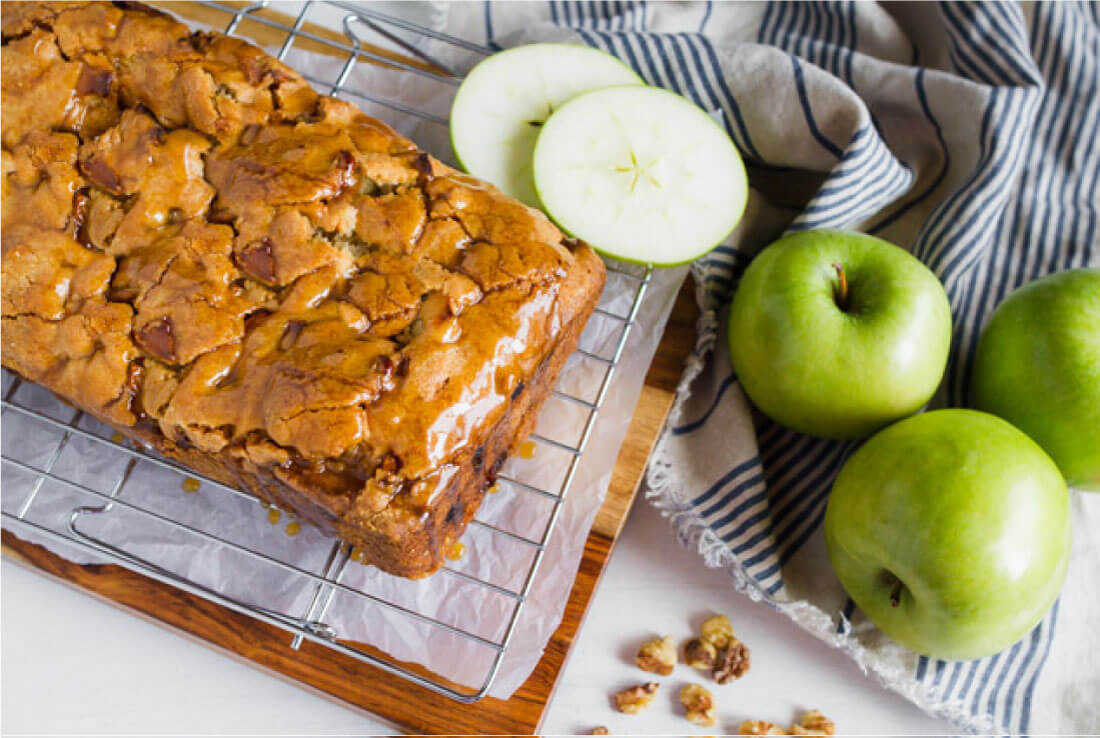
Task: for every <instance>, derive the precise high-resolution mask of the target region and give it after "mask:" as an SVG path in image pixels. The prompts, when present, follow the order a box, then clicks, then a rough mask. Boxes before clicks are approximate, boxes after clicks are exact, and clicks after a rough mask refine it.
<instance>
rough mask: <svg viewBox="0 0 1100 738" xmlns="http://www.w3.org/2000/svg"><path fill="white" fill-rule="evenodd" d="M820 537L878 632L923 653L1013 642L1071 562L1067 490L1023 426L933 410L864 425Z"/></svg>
mask: <svg viewBox="0 0 1100 738" xmlns="http://www.w3.org/2000/svg"><path fill="white" fill-rule="evenodd" d="M825 542H826V546H827V548H828V552H829V558H830V560H831V561H832V564H833V569H834V570H835V571H836V574H837V577H838V578H839V579H840V582H841V584H842V585H844V589H845V590H847V592H848V594H849V595H850V596H851V598H852V600H853V601H854V602H855V603H856V605H858V606H859V608H860V609H861V610H863V612H864V613H865V614H866V615H867V617H869V618H870V619H871V621H872V622H873V623H874V624H875V625H877V626H878V627H879V628H880V629H881V630H882V631H883V632H884V633H886V635H888V636H890V637H891V638H893V639H894V640H895V641H897V642H898V643H900V644H901V645H903V646H905V647H907V648H909V649H912V650H913V651H916V652H917V653H921V654H924V655H927V656H934V657H938V658H943V659H974V658H980V657H983V656H988V655H989V654H992V653H996V652H997V651H1000V650H1002V649H1004V648H1006V647H1007V646H1010V645H1012V644H1013V643H1015V642H1016V641H1018V640H1019V639H1020V638H1022V637H1023V636H1024V635H1025V634H1027V633H1028V631H1030V630H1031V629H1032V628H1033V627H1034V626H1035V624H1036V623H1038V622H1039V620H1040V619H1042V617H1043V614H1044V613H1046V611H1047V610H1048V609H1049V608H1050V606H1051V605H1052V604H1053V602H1054V600H1055V598H1056V597H1057V596H1058V592H1059V590H1060V589H1061V587H1062V581H1063V579H1064V578H1065V574H1066V566H1067V564H1068V562H1069V547H1070V516H1069V493H1068V491H1067V489H1066V484H1065V481H1064V480H1063V479H1062V475H1061V474H1060V473H1059V472H1058V467H1057V466H1055V464H1054V462H1053V461H1052V460H1051V459H1050V457H1049V456H1047V454H1046V453H1045V452H1044V451H1043V450H1042V449H1041V448H1039V446H1038V445H1037V444H1036V443H1035V442H1034V441H1032V440H1031V439H1030V438H1028V437H1027V436H1026V435H1024V434H1023V433H1022V432H1021V431H1020V430H1018V429H1017V428H1015V427H1014V426H1012V425H1010V424H1009V423H1007V422H1005V421H1004V420H1001V419H1000V418H997V417H995V416H993V415H989V414H986V413H982V412H978V411H976V410H962V409H952V410H937V411H933V412H928V413H922V414H920V415H917V416H914V417H912V418H908V419H906V420H903V421H901V422H900V423H897V424H895V425H892V426H890V427H889V428H887V429H886V430H884V431H882V432H881V433H879V434H877V435H875V436H874V437H872V438H871V439H870V440H869V441H867V443H865V444H864V445H863V446H862V447H861V448H860V449H859V450H858V451H857V452H856V453H855V454H853V455H852V457H851V458H850V459H849V460H848V461H847V463H846V464H845V465H844V468H843V469H841V471H840V474H839V476H838V477H837V479H836V482H835V483H834V485H833V489H832V493H831V495H830V498H829V503H828V507H827V509H826V513H825Z"/></svg>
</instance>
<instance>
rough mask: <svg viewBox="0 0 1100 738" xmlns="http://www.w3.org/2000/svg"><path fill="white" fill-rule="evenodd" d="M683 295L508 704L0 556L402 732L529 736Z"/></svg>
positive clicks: (157, 588)
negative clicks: (469, 698) (442, 690)
mask: <svg viewBox="0 0 1100 738" xmlns="http://www.w3.org/2000/svg"><path fill="white" fill-rule="evenodd" d="M689 288H690V280H689V282H688V283H687V284H686V285H685V287H684V289H682V290H681V292H680V295H679V297H678V299H677V302H676V306H675V308H674V309H673V312H672V316H671V318H670V319H669V322H668V326H667V327H666V329H665V334H664V338H663V339H662V341H661V344H660V347H659V348H658V350H657V355H656V357H655V359H654V361H653V364H652V366H651V367H650V369H649V372H648V374H647V375H646V381H645V385H644V387H643V388H642V392H641V396H640V397H639V399H638V405H637V407H636V408H635V410H634V416H633V420H632V421H631V424H630V427H629V429H628V431H627V434H626V439H625V440H624V441H623V446H622V449H621V450H620V452H619V457H618V460H617V461H616V464H615V467H614V470H613V473H612V477H611V484H610V487H609V488H608V491H607V498H606V500H605V501H604V504H603V507H602V508H600V511H599V513H598V514H597V516H596V519H595V523H594V524H593V526H592V530H591V532H590V533H589V535H588V540H587V542H586V543H585V548H584V556H583V558H582V559H581V563H580V568H579V570H578V571H577V577H576V580H575V581H574V582H573V588H572V591H571V592H570V594H569V601H568V603H567V605H566V608H565V615H564V617H563V618H562V622H561V625H559V626H558V629H557V630H556V631H555V632H554V634H553V635H552V636H551V638H550V641H549V642H548V643H547V646H546V650H545V651H544V653H543V656H542V659H541V660H540V661H539V663H538V665H537V666H536V667H535V670H534V671H533V672H532V673H531V676H530V677H529V678H528V679H527V681H526V682H525V683H524V684H523V685H522V686H521V687H520V688H519V690H518V691H517V692H516V693H515V694H514V695H513V696H512V697H511V698H510V699H507V700H500V699H495V698H492V697H486V698H485V699H483V700H481V701H480V702H477V703H474V704H470V705H464V704H460V703H457V702H454V701H452V700H450V699H448V698H446V697H443V696H441V695H438V694H436V693H434V692H431V691H429V690H427V689H424V688H422V687H417V686H416V685H414V684H412V683H411V682H408V681H406V680H404V679H400V678H397V677H394V676H391V675H389V674H387V673H385V672H383V671H381V670H380V669H377V668H375V667H372V666H370V665H368V664H364V663H362V662H360V661H358V660H356V659H353V658H351V657H348V656H344V655H342V654H339V653H337V652H335V651H332V650H331V649H329V648H326V647H325V646H322V645H318V644H315V643H311V642H309V641H307V642H305V643H304V644H303V645H302V647H301V649H300V650H298V651H294V650H292V649H291V648H290V640H291V638H290V635H289V634H288V633H287V632H286V631H284V630H281V629H279V628H276V627H274V626H271V625H268V624H266V623H263V622H260V621H258V620H255V619H253V618H250V617H248V616H246V615H241V614H239V613H236V612H234V611H232V610H229V609H226V608H224V607H221V606H219V605H216V604H214V603H212V602H209V601H207V600H204V599H202V598H200V597H197V596H194V595H191V594H188V593H186V592H183V591H181V590H178V589H176V588H174V587H171V586H169V585H166V584H161V583H160V582H157V581H154V580H152V579H149V578H147V577H144V576H142V575H140V574H136V573H134V572H132V571H129V570H128V569H123V568H122V567H119V566H114V565H90V566H80V565H78V564H74V563H73V562H71V561H68V560H66V559H63V558H61V557H59V556H57V555H55V554H53V553H51V552H49V551H47V550H46V549H44V548H42V547H41V546H37V545H34V544H31V543H27V542H26V541H23V540H21V539H19V538H18V537H16V536H15V535H13V534H12V533H11V532H10V531H7V530H5V531H3V545H2V549H3V552H4V554H5V555H7V556H9V557H11V558H12V559H14V560H16V561H19V562H21V563H23V564H26V565H28V566H31V567H34V568H36V569H38V570H39V571H41V572H43V573H45V574H47V575H49V576H51V577H53V578H55V579H57V580H58V581H60V582H62V583H64V584H68V585H71V586H74V587H78V588H80V589H82V590H83V591H85V592H87V593H89V594H91V595H93V596H95V597H98V598H100V599H103V600H106V601H108V602H110V603H111V604H114V605H116V606H118V607H121V608H123V609H125V610H127V611H129V612H131V613H133V614H135V615H138V616H140V617H142V618H145V619H146V620H150V621H152V622H155V623H157V624H159V625H163V626H165V627H168V628H171V629H172V630H174V631H176V632H177V633H180V634H181V635H184V636H187V637H189V638H191V639H193V640H195V641H196V642H198V643H202V644H203V645H206V646H209V647H211V648H214V649H217V650H219V651H221V652H223V653H225V654H227V655H229V656H231V657H233V658H237V659H241V660H244V661H246V662H247V663H250V664H251V665H253V666H256V667H258V668H260V669H263V670H264V671H267V672H269V673H271V674H274V675H276V676H279V677H282V678H284V679H288V680H291V681H293V682H296V683H297V684H299V685H300V686H302V687H304V688H307V689H310V690H312V691H315V692H317V693H319V694H322V695H324V696H326V697H329V698H332V699H334V700H337V701H339V702H341V703H343V704H345V705H347V706H349V707H351V708H353V709H360V710H364V711H367V712H369V713H372V714H374V715H375V716H378V717H381V718H383V719H384V720H387V721H390V722H392V723H394V724H395V725H398V726H400V727H401V728H403V729H405V730H408V731H409V732H412V733H427V734H452V735H453V734H486V733H488V734H496V735H517V734H521V735H525V734H531V733H535V732H536V731H537V730H538V726H539V724H540V723H541V721H542V717H543V714H544V712H545V710H546V706H547V703H548V702H549V700H550V697H551V695H552V694H553V692H554V687H555V686H556V684H557V681H558V678H559V676H560V675H561V671H562V668H563V667H564V665H565V661H566V659H567V657H568V655H569V650H570V648H571V646H572V645H573V642H574V640H575V638H576V636H577V632H578V630H579V629H580V627H581V623H582V622H583V620H584V616H585V612H586V611H587V609H588V605H589V603H590V602H591V600H592V596H593V594H594V593H595V590H596V585H597V584H598V583H599V580H600V575H601V574H602V573H603V570H604V568H605V567H606V565H607V562H608V558H609V556H610V555H611V551H612V549H613V548H614V546H615V542H616V540H617V539H618V537H619V533H620V531H621V530H622V527H623V523H624V522H625V521H626V517H627V514H628V513H629V511H630V506H631V504H632V503H633V501H634V496H635V492H636V491H637V489H638V485H639V482H640V481H641V478H642V473H643V472H644V470H645V465H646V461H647V459H648V458H649V454H650V451H651V450H652V448H653V443H654V441H655V440H656V438H657V435H658V433H659V432H660V430H661V428H662V426H663V425H664V422H665V417H666V416H667V415H668V411H669V408H670V407H671V404H672V399H673V393H674V392H675V388H676V383H677V382H678V381H679V377H680V371H681V368H682V366H683V360H684V358H685V357H686V356H687V354H688V353H689V351H690V350H691V345H692V342H693V340H694V335H695V329H694V326H695V317H696V314H697V313H696V309H695V304H694V300H693V299H692V297H691V290H690V289H689ZM105 727H106V728H108V729H109V727H110V726H105Z"/></svg>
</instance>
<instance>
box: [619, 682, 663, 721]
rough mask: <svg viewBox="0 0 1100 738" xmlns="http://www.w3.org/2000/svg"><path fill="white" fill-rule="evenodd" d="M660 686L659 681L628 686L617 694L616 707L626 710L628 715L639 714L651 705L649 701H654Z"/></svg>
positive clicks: (622, 710)
mask: <svg viewBox="0 0 1100 738" xmlns="http://www.w3.org/2000/svg"><path fill="white" fill-rule="evenodd" d="M660 687H661V685H659V684H657V682H646V683H645V684H639V685H637V686H634V687H628V688H626V689H624V690H623V691H621V692H617V693H616V694H615V707H616V708H618V710H619V712H625V713H626V714H627V715H637V714H638V713H639V712H641V711H642V710H644V709H646V708H647V707H649V703H650V702H653V698H654V697H656V696H657V690H658V689H660Z"/></svg>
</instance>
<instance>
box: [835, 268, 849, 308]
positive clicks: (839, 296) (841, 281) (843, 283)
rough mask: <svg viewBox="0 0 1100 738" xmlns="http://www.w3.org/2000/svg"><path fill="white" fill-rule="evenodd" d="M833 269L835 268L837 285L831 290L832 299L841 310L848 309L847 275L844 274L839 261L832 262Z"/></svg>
mask: <svg viewBox="0 0 1100 738" xmlns="http://www.w3.org/2000/svg"><path fill="white" fill-rule="evenodd" d="M833 269H836V277H837V280H838V281H837V286H836V289H835V290H833V299H835V300H836V304H837V305H838V306H839V307H840V309H841V310H847V309H848V277H847V275H845V274H844V267H843V266H841V264H840V262H837V263H835V264H833Z"/></svg>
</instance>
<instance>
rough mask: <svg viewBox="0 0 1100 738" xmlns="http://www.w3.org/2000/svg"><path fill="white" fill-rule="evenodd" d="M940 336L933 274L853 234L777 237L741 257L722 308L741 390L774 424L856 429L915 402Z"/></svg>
mask: <svg viewBox="0 0 1100 738" xmlns="http://www.w3.org/2000/svg"><path fill="white" fill-rule="evenodd" d="M838 264H839V265H840V266H841V267H842V269H843V271H844V274H845V278H846V280H847V287H848V302H847V305H846V307H841V305H840V304H838V297H837V291H838V288H839V277H838V273H837V269H836V266H835V265H838ZM950 342H951V306H950V304H949V303H948V301H947V294H946V293H945V292H944V289H943V285H941V284H940V282H939V280H938V279H936V276H935V275H934V274H933V273H932V272H931V271H929V270H928V268H927V267H926V266H924V265H923V264H921V263H920V261H918V260H917V259H916V258H915V257H913V256H912V255H911V254H909V253H908V252H907V251H905V250H904V249H901V248H898V247H897V246H894V245H893V244H891V243H888V242H886V241H883V240H881V239H878V238H874V237H873V236H868V235H865V234H862V233H850V232H847V231H829V230H820V231H803V232H800V233H795V234H791V235H788V236H784V237H783V238H781V239H779V240H778V241H776V242H775V243H773V244H771V245H770V246H768V247H767V248H765V249H764V250H763V251H761V252H760V253H759V254H758V255H757V256H756V258H755V259H754V260H753V262H752V263H751V264H750V265H749V268H748V269H747V270H746V271H745V275H744V277H743V278H742V279H741V284H740V285H739V287H738V289H737V293H736V294H735V295H734V298H733V304H732V306H731V307H730V321H729V349H730V357H731V359H732V361H733V368H734V371H735V372H736V373H737V377H738V379H739V381H740V382H741V386H742V387H743V388H744V390H745V392H746V394H748V396H749V398H751V399H752V401H753V402H754V403H755V404H756V406H757V407H758V408H760V410H761V411H762V412H764V414H766V415H768V416H769V417H771V418H772V419H774V420H776V421H778V422H779V423H781V424H783V425H785V426H787V427H789V428H793V429H795V430H797V431H800V432H802V433H808V434H810V435H814V436H821V437H824V438H865V437H866V436H868V435H870V434H871V433H873V432H875V431H876V430H878V429H880V428H882V427H884V426H886V425H888V424H890V423H892V422H894V421H896V420H898V419H899V418H903V417H905V416H907V415H911V414H913V413H914V412H916V411H917V410H919V409H920V408H921V407H923V406H924V405H925V404H926V403H927V402H928V400H929V399H931V397H932V395H933V394H934V393H935V391H936V388H937V387H938V386H939V383H940V380H941V379H942V378H943V372H944V368H945V366H946V365H947V354H948V350H949V348H950Z"/></svg>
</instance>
